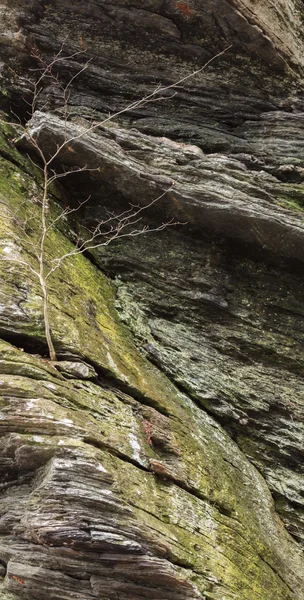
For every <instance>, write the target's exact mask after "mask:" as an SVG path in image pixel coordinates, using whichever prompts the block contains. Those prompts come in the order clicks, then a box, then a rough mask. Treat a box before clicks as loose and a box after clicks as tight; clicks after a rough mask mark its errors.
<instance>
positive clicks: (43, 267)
mask: <svg viewBox="0 0 304 600" xmlns="http://www.w3.org/2000/svg"><path fill="white" fill-rule="evenodd" d="M65 42H66V41H64V42H63V44H62V45H61V47H60V49H59V51H58V52H57V54H56V55H55V56H54V57H53V58H52V59H51V61H49V62H47V61H46V60H45V59H44V58H43V56H42V55H41V53H40V51H39V50H38V48H37V47H36V46H34V47H33V48H32V51H31V56H32V58H33V59H34V60H35V61H36V64H37V67H36V68H35V69H33V72H34V82H33V81H32V78H30V79H29V81H28V83H29V85H31V87H32V89H31V97H30V101H29V100H26V103H27V106H28V121H27V122H26V124H25V125H21V123H20V122H19V124H17V130H18V138H16V139H15V140H14V141H17V139H18V140H20V138H22V137H24V138H25V139H26V141H27V145H28V146H29V147H30V148H31V150H32V151H34V153H35V155H36V156H38V161H39V162H38V164H36V163H35V166H36V167H38V169H39V170H40V171H41V174H42V183H41V184H40V192H39V194H38V196H37V197H36V198H35V201H36V203H37V204H38V205H39V223H38V230H39V234H38V238H37V239H35V241H33V238H32V235H31V233H30V232H29V230H30V227H29V225H30V221H31V219H32V218H33V217H31V216H29V217H27V216H25V217H24V214H23V216H22V217H21V218H20V214H21V213H19V215H18V211H17V213H11V214H10V219H11V221H12V223H13V224H15V230H17V233H12V236H13V240H14V241H15V242H16V243H18V244H19V245H20V246H21V247H22V245H23V246H25V247H26V249H27V251H28V252H29V253H30V255H31V258H30V259H27V258H23V256H22V255H21V254H18V255H15V254H14V253H9V254H5V253H4V254H3V255H2V258H1V260H5V261H8V262H10V263H16V264H19V265H20V266H23V267H25V268H26V269H28V270H29V271H30V272H31V274H32V275H33V276H34V278H36V279H37V280H38V282H39V286H40V290H41V295H42V301H43V323H44V329H45V337H46V342H47V346H48V352H49V357H50V359H51V360H52V361H56V359H57V357H56V351H55V347H54V343H53V338H52V333H51V325H50V310H49V279H50V277H51V276H52V275H53V274H54V273H55V271H56V270H57V269H58V268H59V267H60V266H61V265H62V263H63V262H64V261H65V260H67V259H69V258H72V257H73V256H76V255H79V254H83V253H84V252H86V251H90V250H93V249H96V248H99V247H101V246H107V245H108V244H110V243H112V242H113V241H115V240H117V239H118V238H119V239H120V238H123V237H135V236H139V235H143V234H147V233H150V232H156V231H162V230H163V229H165V228H166V227H168V226H170V225H175V224H176V222H174V221H173V220H171V221H167V222H165V223H161V224H160V225H157V226H155V227H149V226H147V225H143V216H144V213H145V211H146V210H147V209H149V208H150V207H151V206H152V205H154V204H155V203H156V202H158V201H159V200H160V199H161V198H163V197H164V196H165V195H166V194H167V193H168V192H170V191H171V190H172V187H173V185H174V182H172V184H170V185H169V187H168V189H166V190H165V191H164V192H162V193H161V194H160V195H159V196H157V197H156V198H155V199H153V200H152V201H150V202H149V203H148V204H146V205H145V206H137V205H134V204H131V205H130V207H129V209H128V210H125V211H123V212H121V213H120V214H109V215H108V216H107V217H106V218H104V219H103V220H101V221H99V222H98V223H97V224H96V225H95V226H94V227H93V228H92V229H91V230H87V231H86V233H85V234H84V235H83V236H82V237H81V238H79V239H78V240H77V241H76V242H75V244H74V246H73V248H72V249H71V250H70V251H68V252H66V253H63V254H62V255H60V256H58V257H56V258H53V259H49V258H48V256H47V255H46V250H47V241H48V238H49V235H50V233H51V231H52V230H53V229H54V228H56V227H58V226H59V225H60V222H62V221H63V220H66V219H67V217H68V216H69V215H71V213H73V212H76V211H78V210H80V208H81V206H82V205H83V204H84V203H85V202H87V201H88V199H87V200H85V201H83V202H79V204H78V206H77V207H76V208H70V207H65V208H64V209H63V210H61V209H60V210H59V212H58V213H57V214H55V215H54V212H53V211H52V210H50V196H51V189H52V186H53V185H54V184H55V183H56V182H57V181H58V180H60V179H62V178H64V177H68V176H69V175H75V173H83V172H90V171H96V170H98V169H95V168H94V169H93V168H90V166H89V165H85V166H83V167H75V168H73V169H65V170H64V169H58V168H56V166H55V165H58V164H59V163H60V155H61V154H62V153H63V151H64V150H65V149H66V148H69V147H70V146H71V144H73V143H74V142H76V141H77V140H79V139H81V138H84V137H85V136H87V135H89V134H90V133H93V132H94V131H95V130H97V129H98V128H99V127H101V126H104V125H106V124H107V123H108V122H109V121H111V120H113V119H115V118H118V117H119V116H120V115H122V114H123V113H126V112H129V111H134V110H135V109H137V108H140V107H142V106H144V105H146V104H147V103H149V102H155V101H158V100H166V99H168V97H172V96H168V94H167V92H168V91H171V90H174V89H176V88H178V87H179V86H180V85H182V84H183V83H185V82H186V81H188V80H189V79H191V78H194V77H195V76H196V75H198V74H199V73H200V72H202V71H203V70H204V69H206V67H207V66H208V65H210V63H211V62H212V61H213V60H215V59H216V58H218V57H219V56H221V55H222V54H224V53H225V52H227V50H228V49H229V48H230V46H229V48H226V49H224V50H223V51H222V52H219V53H218V54H216V55H215V56H214V57H213V58H211V59H210V60H209V61H208V62H206V63H205V64H204V65H203V66H202V67H200V68H199V69H197V70H196V71H193V72H192V73H190V74H188V75H186V76H185V77H182V78H181V79H179V80H178V81H176V82H175V83H172V84H170V85H166V86H162V85H158V86H157V87H156V88H155V89H154V90H153V91H152V92H151V93H149V94H147V95H146V96H144V97H142V98H140V99H139V100H136V101H134V102H132V103H130V104H129V105H127V106H126V107H125V108H123V109H122V110H119V111H118V112H116V113H114V114H112V115H110V116H108V117H106V118H105V119H103V120H101V121H96V122H93V123H91V124H89V125H88V126H87V127H81V128H80V127H78V128H76V132H75V133H74V134H72V135H71V134H69V132H70V131H71V128H70V127H68V121H69V116H70V115H69V100H70V93H71V87H72V83H73V82H74V80H75V79H76V77H79V76H80V75H81V73H83V71H85V70H86V69H87V68H88V65H89V62H90V61H87V62H86V63H85V64H84V66H82V67H81V68H80V69H79V70H78V71H77V73H76V74H75V75H74V76H73V77H71V78H70V79H69V81H68V83H67V84H64V85H63V84H62V83H61V81H60V77H59V75H58V70H59V68H60V63H62V61H67V60H73V59H74V58H76V57H77V56H78V55H80V54H83V53H84V52H85V51H83V50H81V51H79V52H75V53H73V54H70V55H68V56H67V55H65V52H64V48H65ZM47 86H53V87H54V86H56V89H57V90H59V91H60V96H61V98H60V100H61V108H62V111H63V118H64V139H63V141H62V143H60V144H57V145H56V146H55V147H54V149H53V151H52V152H51V155H50V154H49V152H47V151H46V150H45V149H44V148H43V144H42V143H41V142H40V141H39V135H36V131H35V128H34V127H32V123H31V119H32V118H33V117H34V115H35V113H36V110H37V108H38V105H39V110H40V111H42V112H43V110H44V109H45V108H46V105H47V102H48V94H47V93H46V95H45V102H44V104H43V103H41V99H42V95H43V92H44V91H45V88H46V87H47ZM174 93H175V92H174ZM14 125H15V126H16V124H14ZM31 160H33V159H32V158H31ZM5 209H6V210H5V215H4V218H7V215H8V214H9V211H8V210H7V209H8V207H7V205H6V206H5ZM16 223H17V225H18V226H17V228H16Z"/></svg>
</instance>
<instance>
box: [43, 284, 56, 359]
mask: <svg viewBox="0 0 304 600" xmlns="http://www.w3.org/2000/svg"><path fill="white" fill-rule="evenodd" d="M41 288H42V293H43V318H44V329H45V337H46V341H47V345H48V349H49V355H50V359H51V360H57V357H56V352H55V348H54V344H53V340H52V335H51V328H50V321H49V299H48V290H47V287H46V284H45V282H44V281H41Z"/></svg>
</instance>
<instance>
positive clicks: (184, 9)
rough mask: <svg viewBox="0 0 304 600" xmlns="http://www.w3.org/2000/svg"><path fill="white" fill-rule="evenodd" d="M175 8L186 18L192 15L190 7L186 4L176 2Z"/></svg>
mask: <svg viewBox="0 0 304 600" xmlns="http://www.w3.org/2000/svg"><path fill="white" fill-rule="evenodd" d="M176 8H178V10H180V11H181V12H182V13H183V14H184V15H186V16H187V17H189V16H190V15H192V10H191V8H190V6H188V4H186V2H176Z"/></svg>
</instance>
